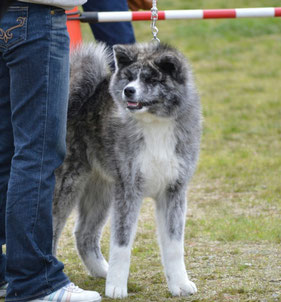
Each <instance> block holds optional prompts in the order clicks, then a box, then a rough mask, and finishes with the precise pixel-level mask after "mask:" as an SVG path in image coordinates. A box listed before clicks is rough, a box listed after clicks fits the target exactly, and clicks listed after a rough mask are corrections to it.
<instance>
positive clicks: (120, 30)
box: [83, 0, 135, 46]
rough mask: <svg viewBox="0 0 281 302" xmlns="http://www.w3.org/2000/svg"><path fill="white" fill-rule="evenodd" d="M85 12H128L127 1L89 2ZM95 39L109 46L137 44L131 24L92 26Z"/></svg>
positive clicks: (96, 0)
mask: <svg viewBox="0 0 281 302" xmlns="http://www.w3.org/2000/svg"><path fill="white" fill-rule="evenodd" d="M83 9H84V10H85V11H96V12H99V11H103V12H105V11H127V10H128V4H127V0H102V1H100V0H88V2H86V3H85V4H84V5H83ZM90 26H91V29H92V32H93V34H94V36H95V39H96V40H98V41H102V42H105V43H106V44H107V45H109V46H113V45H114V44H132V43H135V35H134V30H133V27H132V24H131V23H130V22H116V23H115V22H111V23H110V22H109V23H98V24H90Z"/></svg>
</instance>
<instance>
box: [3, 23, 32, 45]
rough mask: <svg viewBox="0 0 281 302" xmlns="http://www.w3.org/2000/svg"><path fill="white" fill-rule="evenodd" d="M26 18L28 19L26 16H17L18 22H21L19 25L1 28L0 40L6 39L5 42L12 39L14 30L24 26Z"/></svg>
mask: <svg viewBox="0 0 281 302" xmlns="http://www.w3.org/2000/svg"><path fill="white" fill-rule="evenodd" d="M26 19H27V18H26V17H18V18H17V22H19V24H18V25H15V26H12V27H10V28H8V29H7V30H4V29H3V28H0V40H4V42H5V43H8V41H9V40H10V39H12V38H13V36H14V34H13V33H12V31H13V30H14V29H16V28H19V27H23V26H24V23H25V21H26Z"/></svg>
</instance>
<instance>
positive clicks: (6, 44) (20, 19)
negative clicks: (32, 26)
mask: <svg viewBox="0 0 281 302" xmlns="http://www.w3.org/2000/svg"><path fill="white" fill-rule="evenodd" d="M27 18H28V7H17V6H11V7H10V8H9V10H8V11H7V13H6V14H5V15H4V17H3V19H2V20H1V22H0V49H2V50H7V49H10V48H11V47H14V46H16V45H18V44H20V43H21V42H22V41H25V40H26V35H27Z"/></svg>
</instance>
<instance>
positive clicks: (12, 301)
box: [5, 278, 70, 302]
mask: <svg viewBox="0 0 281 302" xmlns="http://www.w3.org/2000/svg"><path fill="white" fill-rule="evenodd" d="M69 283H70V281H69V279H67V278H66V279H65V280H64V281H62V282H60V283H58V284H57V286H55V287H52V289H51V290H43V291H42V292H40V293H38V294H36V295H32V296H28V297H25V298H19V299H16V298H13V299H7V298H6V300H5V302H24V301H29V300H34V299H37V298H38V299H39V298H40V297H41V298H43V297H45V296H48V295H50V294H51V293H53V292H55V291H57V290H59V289H60V288H62V287H64V286H65V285H67V284H69Z"/></svg>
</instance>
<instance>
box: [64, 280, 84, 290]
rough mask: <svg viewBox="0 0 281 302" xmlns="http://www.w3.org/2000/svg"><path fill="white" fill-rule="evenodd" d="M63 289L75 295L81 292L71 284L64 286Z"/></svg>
mask: <svg viewBox="0 0 281 302" xmlns="http://www.w3.org/2000/svg"><path fill="white" fill-rule="evenodd" d="M64 288H65V289H68V290H71V291H72V292H73V293H75V292H76V293H77V292H80V291H81V289H80V288H79V287H78V286H76V285H75V284H74V283H72V282H71V283H69V284H68V285H66V286H65V287H64Z"/></svg>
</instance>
